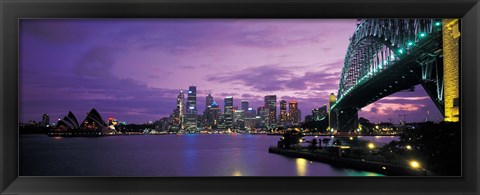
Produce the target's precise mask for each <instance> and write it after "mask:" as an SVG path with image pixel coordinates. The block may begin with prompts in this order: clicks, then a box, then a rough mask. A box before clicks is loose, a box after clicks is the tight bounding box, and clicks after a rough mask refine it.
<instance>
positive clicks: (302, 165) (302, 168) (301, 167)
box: [295, 158, 307, 176]
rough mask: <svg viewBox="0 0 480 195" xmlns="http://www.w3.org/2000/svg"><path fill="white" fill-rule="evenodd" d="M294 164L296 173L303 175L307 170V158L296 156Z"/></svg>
mask: <svg viewBox="0 0 480 195" xmlns="http://www.w3.org/2000/svg"><path fill="white" fill-rule="evenodd" d="M295 164H296V165H297V175H298V176H305V175H306V172H307V160H305V159H303V158H297V160H295Z"/></svg>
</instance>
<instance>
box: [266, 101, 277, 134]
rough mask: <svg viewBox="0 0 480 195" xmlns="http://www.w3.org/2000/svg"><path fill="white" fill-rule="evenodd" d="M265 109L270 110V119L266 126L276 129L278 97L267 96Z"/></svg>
mask: <svg viewBox="0 0 480 195" xmlns="http://www.w3.org/2000/svg"><path fill="white" fill-rule="evenodd" d="M265 108H266V109H267V110H268V117H267V118H266V121H265V124H266V126H267V128H275V127H276V124H277V96H276V95H267V96H265Z"/></svg>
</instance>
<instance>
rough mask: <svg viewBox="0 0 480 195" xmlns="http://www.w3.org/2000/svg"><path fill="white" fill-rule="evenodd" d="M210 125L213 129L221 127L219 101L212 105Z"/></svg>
mask: <svg viewBox="0 0 480 195" xmlns="http://www.w3.org/2000/svg"><path fill="white" fill-rule="evenodd" d="M209 121H210V125H211V128H212V129H216V128H218V127H219V123H220V107H219V106H218V104H217V102H215V101H213V103H212V105H211V107H210V119H209Z"/></svg>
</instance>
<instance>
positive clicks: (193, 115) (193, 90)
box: [185, 86, 197, 130]
mask: <svg viewBox="0 0 480 195" xmlns="http://www.w3.org/2000/svg"><path fill="white" fill-rule="evenodd" d="M185 123H186V124H185V126H186V129H189V130H196V129H197V87H196V86H190V87H189V88H188V96H187V114H186V121H185Z"/></svg>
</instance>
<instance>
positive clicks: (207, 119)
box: [203, 93, 213, 127]
mask: <svg viewBox="0 0 480 195" xmlns="http://www.w3.org/2000/svg"><path fill="white" fill-rule="evenodd" d="M212 104H213V97H212V95H211V94H210V93H209V94H208V96H207V97H206V98H205V110H204V111H203V117H204V123H205V126H208V127H212V124H213V117H212V109H211V108H212Z"/></svg>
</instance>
